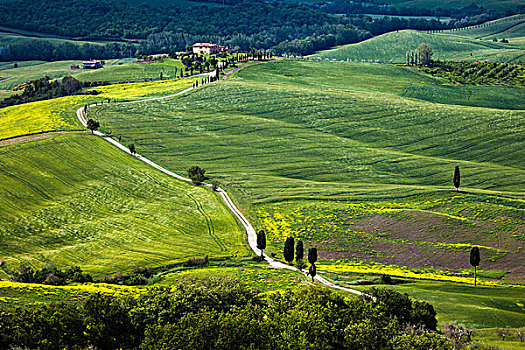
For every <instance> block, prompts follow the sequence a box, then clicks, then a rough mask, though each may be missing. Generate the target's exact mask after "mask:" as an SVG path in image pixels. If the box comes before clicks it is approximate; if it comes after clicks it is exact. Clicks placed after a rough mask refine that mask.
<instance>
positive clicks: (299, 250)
mask: <svg viewBox="0 0 525 350" xmlns="http://www.w3.org/2000/svg"><path fill="white" fill-rule="evenodd" d="M303 257H304V247H303V241H300V240H299V241H297V247H295V261H300V260H303Z"/></svg>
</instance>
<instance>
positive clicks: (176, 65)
mask: <svg viewBox="0 0 525 350" xmlns="http://www.w3.org/2000/svg"><path fill="white" fill-rule="evenodd" d="M183 67H184V65H183V64H182V62H181V61H180V60H173V59H166V60H165V61H164V62H163V63H160V62H159V63H144V62H133V63H126V64H122V65H119V64H118V63H117V64H107V65H106V66H104V68H102V69H96V70H83V71H81V72H80V73H77V75H76V78H77V79H78V80H80V81H98V80H102V81H115V80H116V81H128V80H135V79H151V78H158V77H159V76H160V73H161V72H162V75H163V77H164V78H169V77H173V76H175V73H180V69H181V68H183Z"/></svg>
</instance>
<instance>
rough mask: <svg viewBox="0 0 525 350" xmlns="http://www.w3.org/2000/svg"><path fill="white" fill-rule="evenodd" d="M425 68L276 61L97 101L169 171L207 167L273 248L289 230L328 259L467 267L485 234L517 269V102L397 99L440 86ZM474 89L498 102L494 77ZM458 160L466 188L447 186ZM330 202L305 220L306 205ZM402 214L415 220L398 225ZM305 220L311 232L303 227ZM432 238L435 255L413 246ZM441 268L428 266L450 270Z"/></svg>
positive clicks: (520, 177) (110, 120)
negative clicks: (156, 91) (193, 84)
mask: <svg viewBox="0 0 525 350" xmlns="http://www.w3.org/2000/svg"><path fill="white" fill-rule="evenodd" d="M321 77H322V78H321ZM349 77H350V78H349ZM394 77H395V78H394ZM433 79H434V78H431V77H427V76H425V75H422V74H419V73H416V72H413V71H410V70H406V69H405V68H402V67H395V66H382V65H368V64H346V63H338V64H334V63H331V62H326V63H325V62H323V63H312V62H292V61H281V62H271V63H266V64H264V65H256V66H252V67H250V68H246V69H244V70H242V71H240V72H239V73H237V75H236V78H235V79H233V80H228V81H225V82H221V83H217V84H212V85H209V86H205V87H204V88H202V89H199V90H196V91H193V92H191V93H189V94H187V95H185V96H181V97H178V98H173V99H168V100H163V101H155V102H146V103H138V104H132V105H113V106H111V107H103V108H97V109H95V110H94V111H92V112H91V113H95V114H92V115H93V116H95V117H96V119H98V120H100V121H101V123H102V125H104V126H105V127H107V128H111V130H112V131H113V133H114V134H122V135H126V137H128V138H129V139H131V140H132V141H133V142H135V143H136V144H138V145H139V146H140V149H141V150H143V153H144V154H145V155H147V156H148V157H149V158H151V159H153V160H154V161H156V162H157V163H159V164H162V165H164V166H166V167H168V168H169V169H170V170H173V171H176V172H184V170H185V169H186V168H187V167H189V166H191V165H194V164H198V165H200V166H202V167H204V168H205V169H207V170H208V173H207V174H209V176H210V177H211V178H212V179H215V180H218V181H219V182H220V183H221V184H224V185H225V186H226V187H227V188H228V189H230V190H231V191H233V194H234V195H235V198H236V200H237V201H239V202H240V203H241V205H242V206H243V207H244V208H245V209H247V210H248V214H249V215H251V218H252V219H253V220H254V221H255V222H258V226H259V227H262V228H265V229H266V230H267V231H268V232H270V233H271V234H270V236H269V239H270V242H271V250H273V251H275V252H277V253H279V254H280V250H281V246H282V242H283V240H284V237H285V236H286V235H288V234H291V235H294V236H296V237H298V238H304V239H305V240H306V241H307V244H310V245H313V244H317V245H319V246H321V247H323V249H324V253H323V252H322V253H321V256H322V257H323V258H326V259H328V260H331V261H335V260H337V259H351V258H358V257H359V258H361V259H363V260H364V261H376V262H382V263H387V264H388V263H389V262H390V263H392V264H393V265H395V266H409V267H410V268H420V269H424V268H432V267H433V266H434V265H435V268H436V269H441V270H443V269H444V268H446V267H448V268H450V269H451V271H452V272H453V273H455V274H457V275H458V276H464V275H465V273H466V272H465V271H463V270H464V269H465V268H468V258H465V257H464V255H458V254H465V251H467V250H468V247H469V246H470V245H471V244H481V245H486V247H487V248H486V249H487V251H488V252H489V254H487V255H484V256H485V257H486V258H487V260H488V258H489V257H492V258H491V261H490V262H489V261H487V263H486V265H484V266H485V267H486V268H487V270H488V271H504V272H498V273H497V274H499V275H500V276H499V277H498V278H499V279H501V278H503V280H508V281H521V280H523V277H524V276H525V271H523V269H522V268H521V267H520V266H523V261H522V260H523V258H522V254H521V253H520V252H521V248H520V247H521V246H522V241H523V239H524V237H523V236H522V231H523V227H524V220H523V218H524V211H523V210H524V206H523V183H524V182H525V172H524V169H523V165H524V164H523V158H522V156H521V150H522V149H523V146H524V143H525V140H524V139H523V137H522V136H521V135H522V134H523V131H524V123H523V121H524V119H523V117H524V112H523V111H519V110H503V109H490V108H480V107H467V106H459V105H454V103H455V102H457V103H462V101H463V100H462V99H461V98H460V95H463V94H464V93H465V90H464V89H465V88H466V87H461V86H458V87H455V86H447V87H446V88H447V89H449V90H452V91H453V92H454V93H451V94H449V95H447V96H446V98H441V96H440V94H435V93H428V91H430V90H431V89H430V88H428V89H427V88H425V89H420V90H422V92H420V94H424V98H425V99H426V100H428V101H422V100H420V99H415V98H413V96H411V98H406V97H404V96H405V95H407V91H411V90H414V89H415V88H416V87H418V86H422V87H425V86H428V87H431V88H432V87H434V88H436V89H438V91H439V89H441V84H439V83H440V81H439V80H433ZM476 88H477V89H475V90H472V91H471V94H472V95H473V98H472V100H473V101H476V100H477V101H483V104H485V105H492V104H494V105H496V106H500V107H503V106H502V105H501V103H500V101H499V100H500V98H501V96H500V95H498V94H497V93H496V94H494V93H493V91H494V89H493V88H491V87H476ZM484 88H485V89H484ZM456 89H457V90H456ZM496 91H497V90H496ZM509 91H513V92H515V93H516V95H515V97H512V98H511V97H509V98H511V99H513V100H512V101H513V102H512V101H511V102H508V104H515V106H514V107H515V108H524V107H523V106H522V104H521V102H519V101H520V100H523V98H522V97H523V92H522V90H521V89H513V90H509ZM425 93H426V95H425ZM430 101H432V102H430ZM471 103H473V102H472V101H471ZM195 111H199V112H198V113H195ZM488 130H490V132H487V131H488ZM456 165H459V166H460V167H461V169H462V172H463V180H462V181H463V182H462V189H463V191H465V192H466V193H461V194H455V193H452V192H451V191H450V190H451V188H452V184H451V176H452V171H453V168H454V166H456ZM415 195H417V197H413V196H415ZM457 196H459V197H457ZM505 197H515V198H516V199H505ZM334 201H343V202H342V203H341V204H338V202H334ZM361 201H364V203H365V204H364V207H361V208H360V207H359V205H357V203H356V202H361ZM268 208H272V209H271V210H270V211H271V212H268V210H269V209H268ZM275 208H282V210H281V211H280V212H279V210H275ZM316 208H317V209H316ZM320 208H323V210H320ZM325 208H326V216H325V217H323V215H320V216H321V217H316V219H315V220H314V221H315V222H312V223H307V222H306V221H304V220H306V219H303V218H301V216H300V214H301V213H303V214H304V212H308V211H312V212H313V213H318V214H319V213H323V214H324V213H325ZM267 209H268V210H267ZM389 209H391V210H389ZM261 211H266V213H261ZM478 211H479V212H482V213H483V215H479V214H476V213H477V212H478ZM276 212H277V213H278V215H276V214H275V213H276ZM354 215H355V216H356V218H355V219H356V222H354V221H353V217H352V216H354ZM291 218H294V219H297V221H298V222H296V223H294V225H291V224H292V223H291V222H290V220H289V219H291ZM334 218H340V219H341V220H348V221H349V222H346V225H342V224H339V223H336V221H334V220H336V219H334ZM312 219H313V218H312ZM301 220H303V221H301ZM357 220H358V221H359V222H358V221H357ZM283 221H284V223H283ZM287 223H288V226H286V225H287ZM416 223H419V224H416ZM310 224H311V225H313V226H311V225H310ZM354 224H355V227H353V226H352V225H354ZM407 225H409V227H415V228H414V229H409V230H406V232H403V230H402V228H403V227H406V226H407ZM391 226H392V227H393V228H396V227H397V228H398V230H397V231H396V230H395V229H390V227H391ZM287 227H288V229H289V230H288V231H286V228H287ZM496 227H497V228H498V229H496ZM308 228H310V229H312V230H313V233H312V236H308V235H306V236H303V233H304V232H303V231H304V230H305V229H308ZM452 228H453V229H454V231H452V232H451V229H452ZM302 230H303V231H302ZM399 230H401V231H399ZM478 231H479V234H478ZM352 232H354V233H352ZM363 237H367V238H366V239H364V238H363ZM327 239H328V241H326V240H327ZM418 242H419V243H422V245H421V244H416V243H418ZM423 242H427V243H423ZM348 244H350V245H349V246H348ZM363 244H364V246H363ZM440 244H443V245H440ZM447 244H451V245H450V246H447ZM434 247H435V248H437V250H438V251H439V252H440V253H439V254H440V255H439V257H436V258H434V259H433V258H429V259H428V260H427V259H419V260H418V259H416V260H413V259H412V258H410V256H411V255H410V252H416V253H418V254H421V253H424V252H425V251H428V250H430V249H433V248H434ZM325 248H326V249H325ZM323 249H322V251H323ZM392 251H393V252H396V254H394V255H395V256H396V259H390V258H389V257H390V256H391V255H392ZM356 252H362V254H361V255H360V254H357V253H356ZM389 252H390V253H389ZM454 254H456V256H455V258H454V259H452V260H451V259H450V258H451V256H453V255H454ZM416 256H417V255H416ZM461 256H463V258H461ZM515 259H518V260H515ZM343 265H344V263H343ZM441 270H439V271H438V270H436V271H434V270H432V271H430V272H432V273H434V274H437V275H445V276H446V275H447V273H444V272H443V271H441ZM501 274H503V275H502V276H501ZM493 275H494V274H493V273H492V274H491V273H489V274H487V276H488V277H487V278H486V279H494V276H493ZM498 278H496V279H498ZM452 280H453V279H452Z"/></svg>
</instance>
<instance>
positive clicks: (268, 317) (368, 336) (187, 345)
mask: <svg viewBox="0 0 525 350" xmlns="http://www.w3.org/2000/svg"><path fill="white" fill-rule="evenodd" d="M259 293H260V292H259V291H257V290H255V289H253V288H250V287H247V286H246V285H245V284H244V283H241V282H240V281H238V280H235V279H229V278H207V279H202V280H185V281H181V282H178V283H176V284H175V285H172V286H170V287H160V288H159V287H157V288H151V289H148V293H139V295H136V296H131V295H130V296H125V295H124V296H122V295H118V294H115V295H105V294H100V293H97V294H92V295H90V296H89V297H88V298H87V299H85V300H84V301H81V302H77V303H74V302H67V303H60V304H51V305H44V306H42V307H38V308H20V307H18V308H11V309H8V308H4V309H3V311H2V312H1V313H0V347H1V348H4V349H7V348H10V347H16V348H30V349H37V348H38V349H42V350H46V349H87V348H96V349H102V350H104V349H139V348H140V349H145V350H146V349H192V350H193V349H271V350H279V349H312V350H313V349H360V350H366V349H389V350H398V349H399V350H401V349H416V350H417V349H421V350H428V349H430V348H432V349H436V350H441V349H452V346H451V343H449V342H448V341H447V338H446V337H445V336H444V335H442V334H440V333H439V332H437V331H436V328H437V321H436V312H435V310H434V308H433V307H432V305H431V304H429V303H428V302H425V301H416V300H412V299H410V298H409V297H408V295H407V294H401V293H398V292H395V291H390V290H382V289H371V290H369V292H368V295H366V296H361V297H357V298H347V297H345V296H344V295H342V294H340V293H337V292H334V291H331V290H328V289H327V288H320V287H308V288H300V289H298V290H288V291H281V292H279V293H270V294H265V295H260V294H259Z"/></svg>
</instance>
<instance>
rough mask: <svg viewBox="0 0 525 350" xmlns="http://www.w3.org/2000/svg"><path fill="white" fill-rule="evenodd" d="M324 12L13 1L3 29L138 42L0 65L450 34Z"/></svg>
mask: <svg viewBox="0 0 525 350" xmlns="http://www.w3.org/2000/svg"><path fill="white" fill-rule="evenodd" d="M325 8H326V7H320V8H319V7H309V6H304V4H297V3H295V2H259V1H255V0H244V1H242V2H239V3H237V4H236V5H234V6H226V7H206V6H195V7H191V6H190V7H179V6H170V5H166V6H155V5H151V6H150V5H144V6H142V5H141V6H136V5H132V4H126V5H123V4H122V3H121V2H118V1H113V0H110V1H105V2H103V3H101V2H99V1H96V0H82V1H80V0H70V1H68V2H67V5H64V2H63V1H60V0H45V1H44V0H34V1H33V0H19V1H17V5H16V6H14V5H13V3H11V2H0V21H1V22H2V24H3V25H5V26H8V27H13V28H21V29H25V30H30V31H37V32H42V33H47V34H53V35H63V36H67V37H74V38H76V39H83V40H122V39H141V40H142V41H141V42H140V45H139V46H135V45H133V44H131V43H120V44H117V43H111V44H105V45H91V44H85V45H75V44H72V43H62V44H57V43H52V42H49V41H44V40H38V41H34V42H25V43H13V44H8V45H4V46H2V47H0V59H2V60H23V59H43V60H57V59H66V58H68V59H82V58H89V57H98V58H117V57H130V56H135V55H137V54H141V55H148V54H151V53H158V52H164V53H168V52H169V51H170V50H174V51H184V49H185V47H186V46H187V45H191V44H193V43H194V42H216V43H220V44H222V45H228V46H229V47H230V48H232V49H234V50H235V51H248V50H249V49H250V48H252V47H256V48H261V49H273V50H274V51H275V53H277V54H281V53H288V54H294V55H297V54H303V55H304V54H310V53H313V52H314V51H315V50H321V49H327V48H329V47H332V46H334V45H341V44H349V43H355V42H358V41H361V40H364V39H367V38H369V37H370V36H371V35H378V34H382V33H386V32H389V31H392V30H400V29H421V30H441V29H447V28H454V27H455V26H453V27H451V25H450V24H448V23H445V22H440V21H437V20H426V19H422V18H395V17H386V18H376V19H373V18H372V17H370V16H364V15H357V16H346V17H341V16H333V15H331V14H329V13H326V11H325ZM55 18H60V19H61V20H60V21H56V20H55ZM86 19H88V20H86ZM116 19H117V20H116ZM487 19H489V18H488V17H487V18H485V17H483V19H482V20H487ZM461 23H462V25H465V26H466V25H468V24H471V23H470V22H469V23H463V22H461Z"/></svg>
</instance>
